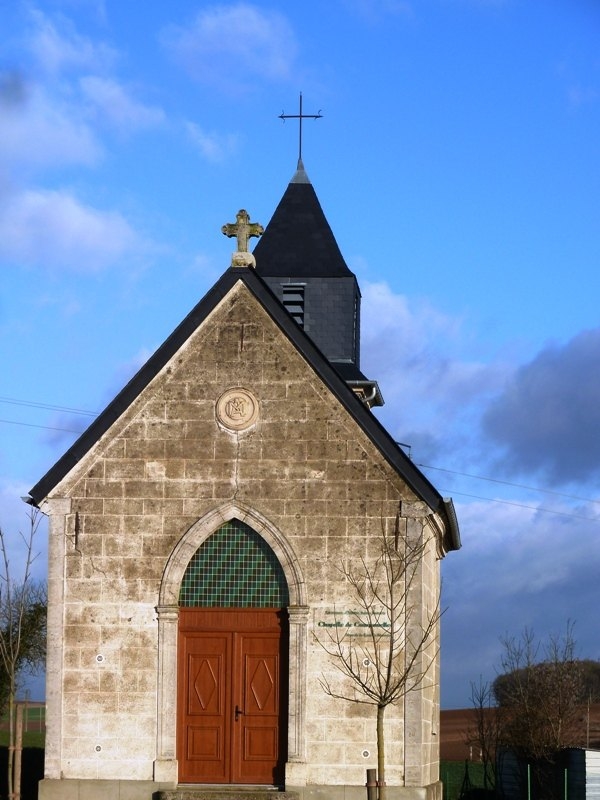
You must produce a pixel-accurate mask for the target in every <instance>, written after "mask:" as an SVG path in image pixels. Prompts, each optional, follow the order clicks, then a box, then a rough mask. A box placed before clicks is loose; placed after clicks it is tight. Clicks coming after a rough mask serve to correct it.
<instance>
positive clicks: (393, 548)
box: [317, 513, 441, 800]
mask: <svg viewBox="0 0 600 800" xmlns="http://www.w3.org/2000/svg"><path fill="white" fill-rule="evenodd" d="M418 527H419V530H420V535H419V536H418V537H415V538H411V537H409V536H408V535H401V533H400V513H398V515H397V516H396V521H395V526H394V530H393V532H392V533H391V534H387V533H386V531H385V528H384V525H383V524H382V535H381V538H380V541H379V551H378V553H377V556H376V558H375V559H374V560H373V561H372V562H370V561H369V562H368V561H367V560H366V559H365V558H364V557H359V558H358V559H357V561H356V563H349V562H343V563H342V565H341V567H340V573H341V575H342V576H343V578H344V579H345V580H346V581H347V583H348V584H349V586H350V590H351V594H352V597H353V600H354V601H355V603H356V605H357V608H356V610H350V611H346V612H345V614H344V616H343V617H342V614H341V612H338V611H336V610H334V623H333V625H332V626H331V627H328V628H326V629H325V633H324V636H322V637H321V638H319V637H318V636H317V641H318V642H319V644H320V645H321V647H322V648H323V649H324V650H325V651H326V652H327V653H328V654H329V656H331V658H332V662H333V664H334V665H335V666H336V668H337V669H338V670H339V671H340V672H341V673H342V676H344V677H345V679H346V680H342V682H341V685H340V686H338V685H337V684H336V685H334V684H333V683H332V681H330V679H329V678H328V677H327V676H325V675H323V676H322V678H321V680H320V683H321V686H322V688H323V690H324V691H325V693H326V694H328V695H329V696H330V697H335V698H338V699H341V700H347V701H349V702H352V703H363V704H367V705H372V706H376V708H377V722H376V726H377V728H376V730H377V777H378V780H377V784H378V787H379V800H385V797H386V783H385V764H386V759H385V737H384V716H385V711H386V709H387V707H388V706H389V705H391V704H395V703H398V701H399V700H400V699H401V698H403V697H404V696H405V695H407V694H408V693H409V692H412V691H414V690H415V689H417V688H419V687H421V686H422V685H423V683H424V681H425V680H426V677H427V674H428V673H429V671H430V669H431V667H432V666H433V664H434V663H435V661H436V658H437V653H438V637H437V632H438V623H439V620H440V617H441V611H440V594H439V591H438V592H437V594H436V596H435V598H434V602H433V606H432V607H430V608H428V609H426V608H424V607H423V603H422V594H421V591H420V580H421V576H422V565H423V558H424V556H425V554H426V551H427V548H428V547H429V546H430V545H431V542H430V541H429V540H428V539H425V537H424V536H423V529H422V525H421V524H419V526H418ZM357 628H358V630H360V631H361V632H363V635H362V636H355V635H352V634H353V633H354V632H356V630H357Z"/></svg>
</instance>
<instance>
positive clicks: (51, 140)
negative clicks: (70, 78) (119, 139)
mask: <svg viewBox="0 0 600 800" xmlns="http://www.w3.org/2000/svg"><path fill="white" fill-rule="evenodd" d="M0 110H1V112H2V113H0V139H1V141H2V148H1V149H0V164H2V165H3V167H4V168H5V169H6V170H7V171H14V170H15V169H16V168H23V167H24V168H26V169H40V168H48V167H62V166H65V165H72V164H85V165H91V164H94V163H96V162H97V161H98V159H99V158H100V155H101V153H102V147H101V145H100V143H99V141H98V139H97V138H96V136H95V134H94V133H93V131H92V130H91V128H90V127H89V125H87V123H86V122H85V121H84V120H83V119H82V118H81V116H80V115H79V114H78V113H77V112H75V111H74V109H73V108H72V107H71V106H69V105H66V104H65V103H63V102H62V100H61V99H60V98H58V97H56V96H52V95H50V94H48V93H47V91H45V90H44V89H42V88H41V87H40V86H34V85H25V84H22V87H21V91H20V96H19V98H18V102H17V101H14V102H8V101H4V102H3V97H2V96H0Z"/></svg>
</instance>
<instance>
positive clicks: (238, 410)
mask: <svg viewBox="0 0 600 800" xmlns="http://www.w3.org/2000/svg"><path fill="white" fill-rule="evenodd" d="M216 414H217V420H218V421H219V422H220V423H221V425H223V427H225V428H228V429H229V430H231V431H243V430H246V428H249V427H250V426H251V425H254V423H255V422H256V420H257V419H258V400H257V399H256V397H255V396H254V395H253V394H252V392H249V391H248V390H247V389H241V388H237V389H228V390H227V391H226V392H224V393H223V394H222V395H221V397H219V399H218V400H217V407H216Z"/></svg>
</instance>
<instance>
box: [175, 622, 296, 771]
mask: <svg viewBox="0 0 600 800" xmlns="http://www.w3.org/2000/svg"><path fill="white" fill-rule="evenodd" d="M283 616H284V615H283V614H282V613H281V612H279V611H278V610H276V609H252V610H246V609H236V610H230V609H227V610H225V609H219V610H212V609H198V608H190V609H180V625H179V659H178V661H179V680H178V685H179V691H178V696H179V701H178V744H177V757H178V759H179V780H180V782H182V783H256V784H271V785H280V784H282V783H283V766H284V763H285V759H286V751H285V740H286V733H287V702H286V691H287V681H286V680H284V678H286V677H287V673H286V670H287V659H286V654H287V619H284V620H283V621H282V617H283ZM215 628H221V630H215ZM223 629H224V630H223Z"/></svg>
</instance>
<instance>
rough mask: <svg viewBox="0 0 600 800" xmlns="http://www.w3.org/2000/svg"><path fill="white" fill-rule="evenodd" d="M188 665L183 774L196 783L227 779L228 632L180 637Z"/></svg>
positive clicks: (183, 696) (183, 707)
mask: <svg viewBox="0 0 600 800" xmlns="http://www.w3.org/2000/svg"><path fill="white" fill-rule="evenodd" d="M180 644H181V646H182V649H183V653H182V656H183V658H182V659H181V660H182V661H183V664H184V670H183V676H182V677H183V691H181V692H180V698H181V699H182V701H183V702H180V704H179V705H180V709H179V710H180V716H179V719H180V721H181V725H182V726H183V729H184V730H185V736H184V737H183V739H182V744H183V745H184V747H183V752H181V753H180V765H181V773H180V779H181V780H182V781H185V782H190V783H195V782H203V781H214V782H215V783H216V782H223V781H226V780H227V776H228V774H229V771H230V750H231V746H230V737H231V720H230V718H229V715H228V706H229V705H230V696H231V694H230V693H231V688H230V685H231V682H230V680H229V662H230V660H231V638H230V635H221V636H215V635H211V634H208V635H207V634H202V633H199V634H194V635H190V636H185V637H182V640H181V643H180Z"/></svg>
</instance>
